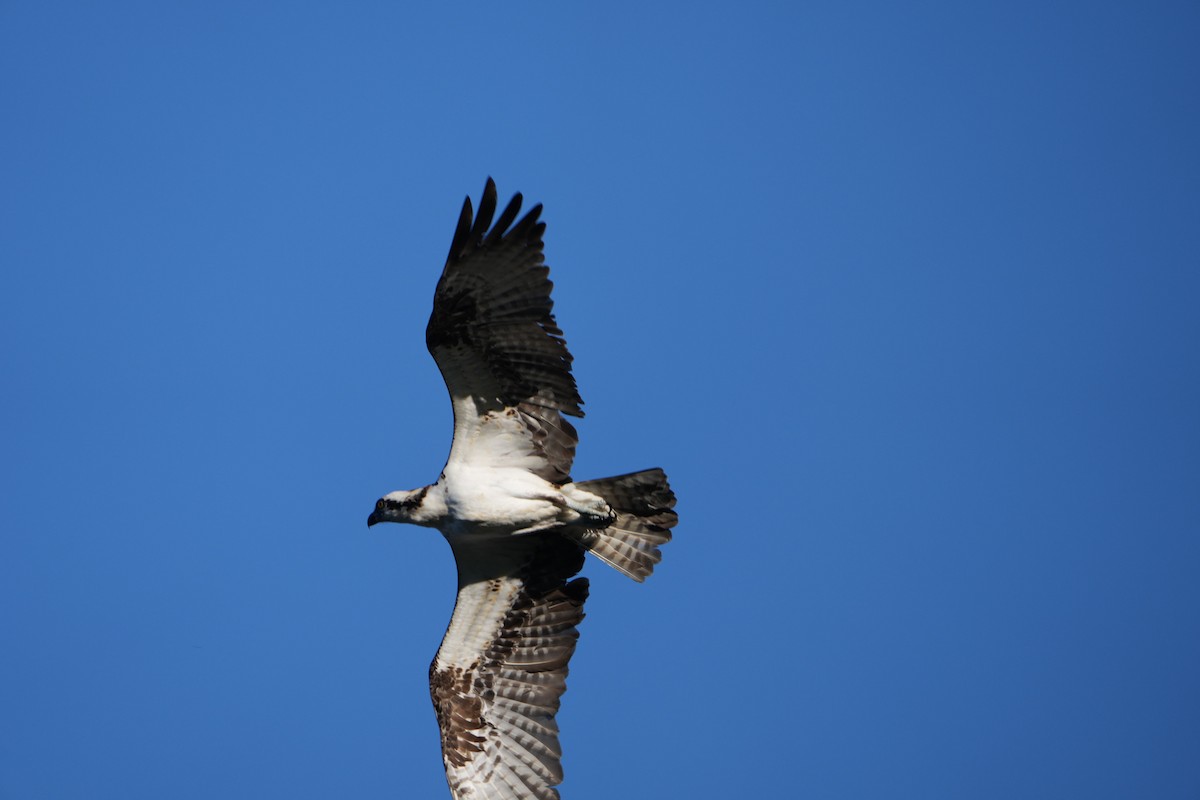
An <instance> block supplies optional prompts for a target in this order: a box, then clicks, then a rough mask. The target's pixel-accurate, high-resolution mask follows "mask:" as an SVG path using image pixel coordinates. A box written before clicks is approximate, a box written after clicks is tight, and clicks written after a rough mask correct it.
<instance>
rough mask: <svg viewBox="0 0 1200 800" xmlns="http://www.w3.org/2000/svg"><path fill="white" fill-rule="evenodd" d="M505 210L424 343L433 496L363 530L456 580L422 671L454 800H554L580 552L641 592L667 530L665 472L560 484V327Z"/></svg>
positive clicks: (571, 384) (398, 502)
mask: <svg viewBox="0 0 1200 800" xmlns="http://www.w3.org/2000/svg"><path fill="white" fill-rule="evenodd" d="M520 210H521V195H520V194H517V195H515V196H514V197H513V199H512V200H511V201H510V202H509V204H508V206H507V207H505V209H504V211H502V212H501V214H500V217H499V219H497V220H496V221H495V224H494V225H493V224H492V217H493V215H494V214H495V212H496V185H495V183H493V182H492V180H491V179H490V178H489V179H488V181H487V185H486V186H485V187H484V191H483V197H482V199H481V200H480V203H479V213H478V214H477V215H473V214H472V209H471V199H470V197H468V198H467V199H466V201H465V202H464V203H463V209H462V213H461V214H460V216H459V219H458V228H457V229H456V230H455V232H454V239H453V241H452V243H451V245H450V255H449V256H448V257H447V259H446V266H445V268H444V269H443V270H442V277H441V280H439V281H438V284H437V289H436V291H435V292H434V297H433V313H432V314H431V315H430V317H429V325H428V327H427V328H426V329H425V342H426V344H427V346H428V347H429V352H430V353H431V354H432V355H433V358H434V360H435V361H437V365H438V368H439V369H440V370H441V373H442V377H443V378H444V379H445V382H446V388H447V389H448V390H449V391H450V400H451V403H452V404H453V406H454V440H453V443H452V444H451V447H450V456H449V458H448V459H447V461H446V466H445V467H444V468H443V469H442V474H441V475H440V476H439V477H438V479H437V482H436V483H434V484H432V485H430V486H426V487H424V488H421V489H415V490H410V491H398V492H392V493H390V494H387V495H384V496H383V497H382V498H380V499H379V501H378V502H376V504H375V510H374V511H373V512H372V513H371V516H370V517H369V518H368V519H367V524H368V525H374V524H375V523H377V522H408V523H412V524H415V525H424V526H427V527H431V528H437V529H438V530H440V531H441V532H442V534H443V535H444V536H445V537H446V539H447V540H448V541H449V542H450V548H451V550H452V551H453V553H454V559H455V562H456V563H457V565H458V597H457V600H456V601H455V604H454V614H453V616H452V617H451V619H450V626H449V628H448V629H447V630H446V635H445V637H444V638H443V639H442V645H441V647H440V648H439V649H438V652H437V655H436V656H435V657H434V660H433V663H432V664H431V665H430V668H429V690H430V694H431V695H432V697H433V706H434V710H435V711H436V714H437V720H438V725H439V727H440V728H441V738H442V760H443V762H444V763H445V766H446V779H447V781H448V782H449V784H450V792H451V794H452V795H453V796H454V798H456V800H459V799H461V800H466V798H475V799H476V800H525V799H526V798H536V800H556V798H558V796H559V794H558V791H557V790H556V789H555V788H554V787H555V786H556V785H557V784H558V783H560V782H561V781H562V767H561V766H560V763H559V759H560V757H561V755H562V751H561V749H560V748H559V744H558V725H557V723H556V722H555V719H554V715H555V713H556V712H557V711H558V706H559V699H560V698H561V696H562V693H563V692H564V691H565V690H566V677H567V662H568V661H570V659H571V655H572V654H573V653H574V652H575V642H576V640H577V639H578V638H579V633H578V630H577V627H578V625H579V622H580V621H581V620H582V619H583V604H584V601H585V600H586V599H587V596H588V582H587V579H586V578H575V577H574V576H575V574H576V573H578V572H579V570H580V569H581V568H582V566H583V560H584V553H585V552H590V553H592V554H593V555H594V556H596V557H597V558H599V559H601V560H602V561H604V562H605V563H607V564H609V565H611V566H612V567H614V568H616V569H617V570H619V571H621V572H622V573H624V574H625V575H628V576H629V577H630V578H633V579H634V580H636V581H642V580H644V579H645V578H646V577H647V576H648V575H649V574H650V573H651V572H652V571H653V570H654V566H655V564H657V563H658V562H659V560H660V558H661V554H660V552H659V549H658V548H659V545H662V544H664V543H666V542H668V541H670V539H671V528H672V527H673V526H674V525H675V523H676V521H677V517H676V515H675V512H674V511H673V510H672V508H673V507H674V505H675V495H674V494H673V493H672V492H671V488H670V486H669V485H668V483H667V476H666V475H665V474H664V473H663V471H662V470H661V469H648V470H644V471H642V472H635V473H630V474H627V475H620V476H618V477H615V478H602V479H599V480H591V481H578V482H576V481H572V479H571V462H572V460H573V459H574V457H575V445H576V443H577V441H578V437H577V435H576V433H575V429H574V427H572V426H571V423H570V422H568V421H567V420H566V419H565V417H564V415H567V416H572V417H582V416H583V411H582V409H581V406H582V405H583V401H582V400H581V399H580V397H579V390H578V389H577V388H576V385H575V379H574V377H573V376H572V375H571V361H572V359H571V354H570V353H569V352H568V351H567V344H566V342H565V341H564V339H563V333H562V331H561V330H560V329H559V327H558V325H557V323H556V322H555V321H554V314H553V313H552V311H553V306H554V304H553V302H552V301H551V299H550V289H551V286H552V284H551V282H550V280H549V277H548V276H549V273H550V270H549V268H547V267H546V265H545V262H544V258H543V256H542V246H543V245H542V234H543V233H544V232H545V230H546V224H545V223H544V222H539V221H538V217H539V215H540V214H541V210H542V207H541V206H540V205H537V206H535V207H534V208H533V209H532V210H531V211H529V212H528V213H527V214H526V215H525V216H524V217H522V218H521V220H520V221H517V222H516V223H515V224H514V221H516V219H517V215H518V214H519V213H520Z"/></svg>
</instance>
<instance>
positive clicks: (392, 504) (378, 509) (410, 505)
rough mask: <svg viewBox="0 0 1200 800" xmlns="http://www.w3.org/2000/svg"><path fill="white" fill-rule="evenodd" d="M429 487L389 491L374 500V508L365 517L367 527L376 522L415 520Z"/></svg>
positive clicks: (418, 515)
mask: <svg viewBox="0 0 1200 800" xmlns="http://www.w3.org/2000/svg"><path fill="white" fill-rule="evenodd" d="M428 491H429V487H425V488H424V489H411V490H402V491H399V492H391V493H389V494H385V495H384V496H383V497H381V498H379V499H378V500H376V501H375V510H374V511H372V512H371V516H369V517H367V527H368V528H369V527H371V526H372V525H374V524H375V523H376V522H416V523H418V524H420V521H419V520H418V519H415V518H414V517H418V518H419V517H420V511H421V507H422V504H423V501H424V500H425V494H426V492H428Z"/></svg>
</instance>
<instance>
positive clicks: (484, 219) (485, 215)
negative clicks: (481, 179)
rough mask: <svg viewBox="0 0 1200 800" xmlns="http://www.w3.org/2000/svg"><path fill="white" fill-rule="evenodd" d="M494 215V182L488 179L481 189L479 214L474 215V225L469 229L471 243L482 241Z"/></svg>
mask: <svg viewBox="0 0 1200 800" xmlns="http://www.w3.org/2000/svg"><path fill="white" fill-rule="evenodd" d="M495 213H496V182H495V181H493V180H492V179H491V178H490V177H489V178H488V179H487V184H485V185H484V187H483V197H481V198H479V213H478V214H476V215H475V224H474V225H473V226H472V227H471V241H473V242H482V241H483V235H484V234H485V233H487V229H488V226H489V225H491V224H492V216H493V215H494V214H495Z"/></svg>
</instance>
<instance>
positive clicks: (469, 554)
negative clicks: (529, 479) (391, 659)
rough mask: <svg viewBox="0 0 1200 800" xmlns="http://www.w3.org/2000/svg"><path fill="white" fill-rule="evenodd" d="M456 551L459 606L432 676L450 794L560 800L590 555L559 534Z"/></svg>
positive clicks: (461, 545) (480, 799)
mask: <svg viewBox="0 0 1200 800" xmlns="http://www.w3.org/2000/svg"><path fill="white" fill-rule="evenodd" d="M451 546H452V547H453V548H454V553H455V558H456V560H457V561H458V567H459V590H458V599H457V601H456V602H455V607H454V615H453V617H452V618H451V621H450V627H449V629H448V630H447V631H446V636H445V638H444V639H443V641H442V646H441V648H440V649H439V650H438V654H437V657H436V658H435V659H434V662H433V664H432V665H431V667H430V672H429V685H430V693H431V695H432V697H433V705H434V709H435V711H436V712H437V718H438V725H439V727H440V728H441V735H442V758H443V761H444V762H445V766H446V778H447V780H448V781H449V784H450V790H451V793H452V794H453V796H454V797H455V798H456V800H457V799H458V798H468V797H470V798H473V799H474V800H526V799H527V798H536V800H558V796H559V795H558V791H557V790H555V789H554V787H555V786H556V785H557V784H558V783H559V782H561V781H562V767H561V765H560V758H561V755H562V751H561V749H560V748H559V743H558V724H557V722H555V719H554V717H555V714H556V713H557V711H558V707H559V699H560V698H561V696H562V694H563V692H564V691H565V690H566V678H567V662H568V661H570V658H571V655H572V654H573V653H574V652H575V642H576V640H577V639H578V637H579V633H578V630H577V626H578V624H579V622H580V621H581V620H582V619H583V604H584V601H585V600H586V599H587V594H588V583H587V579H585V578H576V579H575V580H569V579H570V578H571V577H572V576H573V575H575V573H577V572H578V571H579V569H580V567H581V566H582V564H583V551H582V550H581V549H580V548H579V547H578V545H576V544H574V543H573V542H570V541H568V540H566V539H565V538H563V537H562V536H561V535H559V534H557V533H550V534H544V535H539V536H536V537H530V538H529V539H522V540H520V544H517V543H516V542H515V541H514V540H512V539H509V540H507V541H502V542H499V543H497V544H488V543H486V542H485V543H482V544H481V543H479V541H478V540H476V541H467V542H464V541H461V540H460V541H458V542H455V541H454V540H452V541H451Z"/></svg>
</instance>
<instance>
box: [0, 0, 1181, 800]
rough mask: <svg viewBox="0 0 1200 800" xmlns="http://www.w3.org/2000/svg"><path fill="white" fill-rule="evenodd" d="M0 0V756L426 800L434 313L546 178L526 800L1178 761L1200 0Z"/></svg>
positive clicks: (439, 601)
mask: <svg viewBox="0 0 1200 800" xmlns="http://www.w3.org/2000/svg"><path fill="white" fill-rule="evenodd" d="M446 6H447V8H446V10H441V4H430V3H427V4H420V5H419V6H418V5H411V6H408V5H402V4H398V3H396V4H392V3H349V4H343V5H340V6H335V5H334V4H319V3H277V4H268V3H258V4H253V3H249V4H242V3H239V4H235V3H204V4H199V3H196V4H188V3H152V2H144V3H116V4H83V3H80V4H69V3H68V4H62V3H53V2H49V3H32V2H13V1H11V0H10V1H9V2H5V3H3V4H2V5H0V104H2V108H3V113H4V124H3V125H2V126H0V159H2V161H0V164H2V171H3V172H2V174H0V203H2V204H3V207H2V209H0V225H2V226H3V228H2V230H3V234H2V237H0V265H2V276H3V277H2V278H0V337H2V338H0V371H2V374H3V391H2V403H3V409H2V413H0V436H2V440H0V448H2V453H3V455H2V458H3V462H2V463H3V475H2V476H0V504H2V505H0V526H2V528H3V534H2V538H0V548H2V551H0V639H2V648H3V652H2V656H0V797H4V798H18V799H22V800H23V799H24V798H120V799H121V800H130V799H132V798H164V797H166V798H179V799H186V798H216V797H245V798H252V797H253V798H257V797H289V798H334V797H356V798H374V797H379V798H384V797H442V796H447V795H446V794H445V784H444V778H443V776H442V768H441V763H440V758H439V755H438V740H437V734H436V726H435V722H434V718H433V714H432V712H431V709H430V706H429V699H428V695H427V680H426V666H427V664H428V662H429V660H430V658H431V657H432V655H433V652H434V650H435V649H436V647H437V644H438V642H439V640H440V637H441V634H442V632H443V630H444V628H445V624H446V621H447V619H448V617H449V614H450V609H451V605H452V602H453V599H454V568H453V564H452V560H451V556H450V553H449V549H448V548H447V546H446V545H445V543H444V541H443V540H442V539H441V537H440V536H438V535H437V534H436V533H434V532H432V531H428V530H423V529H419V528H409V527H397V526H385V527H383V528H374V529H371V530H370V531H368V530H367V528H366V526H365V519H366V516H367V513H368V512H369V511H370V510H371V504H372V503H373V502H374V500H375V499H376V497H378V496H379V495H380V494H382V493H383V492H386V491H389V490H392V489H398V488H408V487H415V486H420V485H423V484H425V483H427V482H429V481H432V480H433V479H434V478H436V476H437V474H438V471H439V469H440V467H441V465H442V462H443V459H444V457H445V453H446V451H447V448H448V446H449V436H450V410H449V404H448V403H447V400H446V397H445V390H444V388H443V386H442V384H441V381H440V377H439V376H438V374H437V372H436V369H435V367H434V364H433V362H432V360H431V359H430V358H429V356H428V354H427V353H426V352H425V349H424V341H423V331H424V326H425V321H426V318H427V315H428V311H429V307H430V299H431V295H432V291H433V287H434V283H435V282H436V279H437V277H438V274H439V271H440V269H441V265H442V261H443V259H444V257H445V252H446V249H447V247H448V245H449V241H450V236H451V233H452V231H453V227H454V223H455V220H456V218H457V214H458V211H459V206H460V203H461V201H462V198H463V196H464V195H466V194H468V193H470V194H471V195H472V196H473V197H476V198H477V197H478V195H479V192H480V190H481V188H482V186H483V181H484V178H485V177H486V176H487V175H492V176H494V177H495V178H496V180H497V182H498V184H499V187H500V193H501V195H502V197H507V196H509V195H510V194H511V193H512V192H514V191H517V190H520V191H522V192H524V193H525V194H526V196H527V198H529V200H530V201H540V202H544V203H545V204H546V214H545V218H546V219H547V220H548V222H549V229H548V233H547V242H548V246H547V255H548V262H549V263H550V265H551V266H552V268H553V276H554V278H555V280H556V284H557V288H556V299H557V312H558V316H559V320H560V322H561V323H562V325H563V328H564V329H565V331H566V334H567V337H568V340H569V342H570V344H571V348H572V350H573V352H574V354H575V356H576V374H577V377H578V379H579V383H580V386H581V388H582V391H583V395H584V398H585V400H586V401H587V403H588V405H587V409H588V411H589V416H588V418H587V419H586V420H584V421H583V422H582V423H581V424H580V425H579V428H580V433H581V438H582V442H581V447H580V450H579V458H578V461H577V466H576V475H577V476H578V477H580V478H586V477H597V476H602V475H609V474H614V473H620V472H625V471H628V470H632V469H637V468H642V467H648V466H652V465H661V466H663V467H665V468H666V469H667V470H668V472H669V473H670V475H671V479H672V482H673V485H674V487H675V488H676V491H677V493H678V495H679V510H680V512H681V516H682V522H681V524H680V526H679V528H678V529H677V532H676V533H677V535H676V540H675V542H673V543H672V544H671V545H669V546H668V548H667V550H666V558H665V560H664V563H663V564H662V566H661V568H660V569H659V571H658V572H657V573H656V574H655V576H654V577H653V578H652V579H651V580H650V581H649V582H648V583H647V584H645V585H641V586H639V585H636V584H634V583H632V582H630V581H628V580H626V579H624V578H622V577H621V576H619V575H617V574H616V573H614V572H612V571H611V570H608V569H606V568H605V567H604V566H603V565H602V564H599V563H598V562H597V563H592V564H590V565H589V567H588V569H587V574H589V575H590V576H591V578H592V580H593V595H592V599H591V601H590V602H589V605H588V612H589V614H588V619H587V621H586V622H585V623H584V626H583V638H582V639H581V643H580V646H579V650H578V653H577V655H576V659H575V661H574V663H573V664H572V668H571V679H570V682H569V685H570V689H569V691H568V693H567V694H566V696H565V698H564V706H563V710H562V712H561V715H560V722H561V724H562V727H563V744H564V747H565V750H566V756H565V767H566V775H567V777H566V781H565V783H564V784H563V786H562V790H563V794H564V797H566V798H568V800H585V799H586V798H611V797H635V798H636V797H713V798H723V797H821V798H864V797H922V798H961V797H973V798H1013V797H1032V798H1061V797H1088V798H1109V797H1112V798H1132V797H1139V798H1140V797H1155V798H1195V797H1197V796H1200V758H1198V757H1197V754H1198V753H1200V680H1198V678H1197V676H1200V624H1198V623H1200V581H1198V579H1197V575H1198V572H1200V535H1198V534H1200V347H1198V345H1200V313H1198V311H1197V309H1198V303H1200V273H1198V269H1200V146H1198V144H1197V143H1200V115H1198V114H1197V105H1198V102H1200V100H1198V98H1200V94H1198V93H1197V88H1196V87H1197V76H1198V75H1200V47H1197V42H1198V41H1200V10H1197V6H1196V5H1195V4H1194V3H1187V2H1180V3H1168V2H1162V3H1156V2H1150V3H1140V4H1133V3H1082V2H1080V3H1041V2H1039V3H1033V2H1028V3H1027V2H1015V3H1014V2H1005V3H999V2H996V3H978V4H964V3H953V2H921V3H912V4H890V3H870V2H837V3H795V4H784V3H778V4H765V3H749V4H745V3H744V4H740V5H737V6H734V5H733V4H711V3H689V4H687V5H684V4H676V5H673V6H667V5H666V4H657V5H656V4H642V3H607V4H602V5H601V4H578V3H557V4H550V3H543V4H534V3H526V2H520V3H507V4H475V3H460V4H453V7H449V6H450V4H446Z"/></svg>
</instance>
